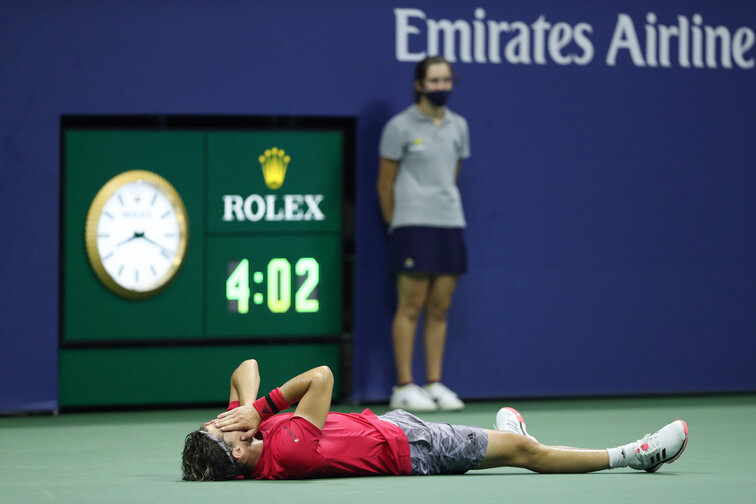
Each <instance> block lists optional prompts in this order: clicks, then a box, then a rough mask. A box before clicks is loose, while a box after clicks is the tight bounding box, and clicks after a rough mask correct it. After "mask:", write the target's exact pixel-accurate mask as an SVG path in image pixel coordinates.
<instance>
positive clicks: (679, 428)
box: [479, 408, 688, 473]
mask: <svg viewBox="0 0 756 504" xmlns="http://www.w3.org/2000/svg"><path fill="white" fill-rule="evenodd" d="M496 429H497V430H496V431H487V432H488V448H487V450H486V453H485V456H484V458H483V461H482V462H481V465H480V467H479V469H486V468H490V467H499V466H514V467H524V468H526V469H530V470H533V471H537V472H545V473H553V472H558V473H573V472H591V471H598V470H601V469H614V468H618V467H628V466H629V467H631V468H633V469H644V470H646V471H648V472H655V471H657V470H658V469H659V468H660V467H661V466H662V465H663V464H665V463H672V462H674V461H675V460H677V459H678V458H679V457H680V455H682V452H683V451H684V450H685V447H686V446H687V444H688V426H687V424H686V423H685V422H684V421H683V420H676V421H674V422H672V423H670V424H668V425H666V426H664V427H662V428H661V429H659V430H658V431H656V432H655V433H653V434H647V435H645V436H644V437H643V438H641V439H639V440H637V441H634V442H632V443H628V444H626V445H621V446H618V447H616V448H609V449H607V450H588V449H582V448H571V447H565V446H547V445H543V444H540V443H538V442H537V441H536V439H535V438H534V437H532V436H530V435H529V434H528V432H527V430H526V428H525V420H524V419H523V418H522V415H520V413H519V412H518V411H517V410H515V409H514V408H502V409H500V410H499V412H498V414H497V415H496Z"/></svg>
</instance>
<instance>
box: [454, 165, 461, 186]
mask: <svg viewBox="0 0 756 504" xmlns="http://www.w3.org/2000/svg"><path fill="white" fill-rule="evenodd" d="M461 168H462V161H457V169H456V171H455V172H454V180H455V181H456V180H457V179H458V178H459V170H460V169H461Z"/></svg>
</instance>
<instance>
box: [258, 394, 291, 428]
mask: <svg viewBox="0 0 756 504" xmlns="http://www.w3.org/2000/svg"><path fill="white" fill-rule="evenodd" d="M252 406H253V407H254V408H255V410H256V411H257V413H258V414H259V415H260V418H261V419H263V420H267V419H268V418H270V417H272V416H273V415H275V414H276V413H278V412H279V411H283V410H285V409H286V408H288V407H289V403H287V402H286V399H284V396H283V394H282V393H281V389H280V388H278V387H276V388H275V389H273V390H271V391H270V394H267V395H265V396H263V397H261V398H259V399H257V400H256V401H255V402H253V403H252Z"/></svg>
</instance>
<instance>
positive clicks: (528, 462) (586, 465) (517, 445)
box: [478, 430, 609, 473]
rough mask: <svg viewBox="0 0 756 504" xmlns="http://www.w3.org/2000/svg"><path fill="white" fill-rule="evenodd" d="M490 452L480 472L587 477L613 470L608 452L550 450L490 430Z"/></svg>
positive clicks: (488, 450)
mask: <svg viewBox="0 0 756 504" xmlns="http://www.w3.org/2000/svg"><path fill="white" fill-rule="evenodd" d="M486 433H487V434H488V448H487V449H486V454H485V456H484V457H483V461H482V462H481V464H480V467H478V469H489V468H491V467H502V466H509V467H523V468H525V469H530V470H531V471H536V472H540V473H583V472H591V471H599V470H601V469H609V455H608V453H607V451H606V450H584V449H578V448H564V447H554V446H547V445H544V444H541V443H539V442H537V441H535V440H534V439H533V438H531V437H528V436H524V435H522V434H514V433H510V432H500V431H492V430H487V431H486Z"/></svg>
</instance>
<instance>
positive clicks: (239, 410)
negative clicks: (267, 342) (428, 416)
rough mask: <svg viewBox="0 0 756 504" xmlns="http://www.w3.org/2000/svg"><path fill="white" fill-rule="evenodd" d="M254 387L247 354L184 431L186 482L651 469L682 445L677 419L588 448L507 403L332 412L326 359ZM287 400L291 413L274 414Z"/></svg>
mask: <svg viewBox="0 0 756 504" xmlns="http://www.w3.org/2000/svg"><path fill="white" fill-rule="evenodd" d="M259 385H260V373H259V370H258V365H257V362H256V361H255V360H254V359H250V360H247V361H244V362H243V363H242V364H241V365H240V366H239V367H238V368H237V369H236V370H235V371H234V373H233V375H232V376H231V393H230V396H229V408H228V410H227V411H226V412H224V413H221V414H220V415H218V417H217V418H215V419H213V420H211V421H209V422H207V423H206V424H205V425H204V426H203V427H202V428H200V429H199V430H196V431H194V432H191V433H189V434H188V435H187V436H186V440H185V446H184V452H183V460H182V470H183V477H184V479H185V480H200V481H211V480H227V479H244V478H255V479H301V478H319V477H334V476H368V475H410V474H412V475H425V474H461V473H464V472H467V471H468V470H471V469H488V468H491V467H501V466H512V467H524V468H527V469H530V470H532V471H536V472H543V473H582V472H591V471H598V470H602V469H614V468H617V467H631V468H633V469H643V470H646V471H648V472H654V471H656V470H658V469H659V468H660V467H661V466H662V465H663V464H664V463H671V462H674V461H675V460H677V458H679V457H680V455H682V452H683V450H684V449H685V447H686V445H687V443H688V427H687V425H686V423H685V422H684V421H683V420H676V421H674V422H672V423H670V424H668V425H666V426H665V427H663V428H662V429H660V430H658V431H657V432H655V433H653V434H650V435H646V436H644V437H643V438H642V439H639V440H638V441H635V442H633V443H628V444H626V445H621V446H618V447H616V448H609V449H606V450H585V449H577V448H569V447H555V446H547V445H544V444H541V443H539V442H538V441H537V440H536V439H535V438H534V437H532V436H530V435H529V434H528V432H527V430H526V429H525V422H524V420H523V418H522V416H521V415H520V414H519V413H518V412H517V411H516V410H514V409H513V408H502V409H501V410H499V413H498V414H497V416H496V430H486V429H481V428H479V427H473V426H461V425H449V424H442V423H433V422H425V421H423V420H421V419H419V418H417V417H416V416H414V415H411V414H409V413H407V412H405V411H402V410H394V411H390V412H388V413H386V414H385V415H381V416H376V415H375V414H373V412H371V411H370V410H369V409H366V410H365V411H363V412H362V413H349V414H347V413H336V412H329V408H330V405H331V392H332V389H333V375H332V373H331V370H330V369H329V368H328V367H326V366H322V367H318V368H314V369H311V370H309V371H307V372H305V373H302V374H301V375H299V376H296V377H294V378H292V379H291V380H289V381H288V382H286V383H285V384H283V385H282V386H281V387H280V388H276V389H274V390H273V391H271V392H270V393H269V394H266V395H265V396H263V397H260V398H257V392H258V388H259ZM293 403H297V407H296V409H295V411H294V413H293V414H292V413H289V414H286V413H280V414H277V413H279V411H283V410H285V409H286V408H288V407H289V405H290V404H293Z"/></svg>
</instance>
